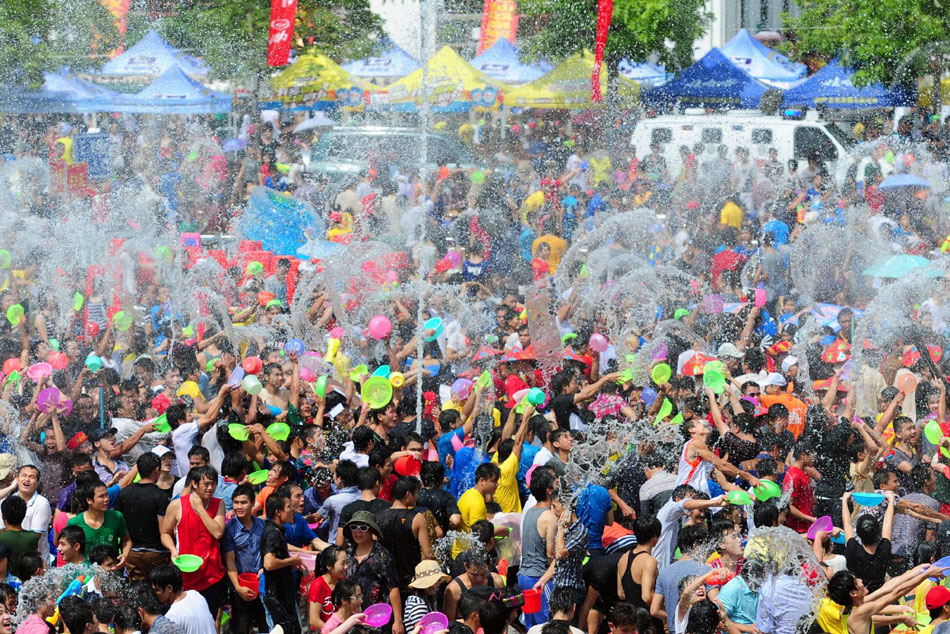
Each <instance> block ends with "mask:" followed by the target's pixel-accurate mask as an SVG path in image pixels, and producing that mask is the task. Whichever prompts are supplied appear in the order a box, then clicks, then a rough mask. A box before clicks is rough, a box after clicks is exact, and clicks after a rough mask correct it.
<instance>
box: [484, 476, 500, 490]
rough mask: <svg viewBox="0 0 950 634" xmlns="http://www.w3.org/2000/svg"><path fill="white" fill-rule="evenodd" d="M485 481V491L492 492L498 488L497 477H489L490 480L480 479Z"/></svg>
mask: <svg viewBox="0 0 950 634" xmlns="http://www.w3.org/2000/svg"><path fill="white" fill-rule="evenodd" d="M482 482H484V483H485V492H486V493H494V492H495V490H496V489H497V488H498V478H491V479H490V480H482Z"/></svg>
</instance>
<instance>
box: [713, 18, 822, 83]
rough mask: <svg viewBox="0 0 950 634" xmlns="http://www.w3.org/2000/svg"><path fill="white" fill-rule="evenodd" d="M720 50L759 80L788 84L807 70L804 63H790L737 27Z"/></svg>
mask: <svg viewBox="0 0 950 634" xmlns="http://www.w3.org/2000/svg"><path fill="white" fill-rule="evenodd" d="M720 50H721V51H722V54H723V55H725V56H726V57H728V58H729V59H730V60H732V63H734V64H735V65H736V66H738V67H739V68H741V69H742V70H744V71H745V72H747V73H748V74H749V75H750V76H751V77H753V78H755V79H758V80H760V81H768V82H780V83H785V84H788V83H791V82H795V81H797V80H799V79H802V78H803V77H804V76H805V73H806V72H807V69H806V68H805V65H804V64H793V63H791V62H790V61H789V60H788V58H787V57H785V56H784V55H782V54H781V53H779V52H777V51H773V50H772V49H770V48H769V47H767V46H766V45H765V44H763V43H762V42H760V41H758V40H757V39H755V38H754V37H752V34H750V33H749V32H748V31H747V30H745V29H739V32H738V33H736V34H735V35H734V36H733V38H732V39H731V40H729V41H728V42H726V43H725V44H724V45H723V47H722V48H721V49H720Z"/></svg>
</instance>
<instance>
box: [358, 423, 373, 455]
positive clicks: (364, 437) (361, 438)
mask: <svg viewBox="0 0 950 634" xmlns="http://www.w3.org/2000/svg"><path fill="white" fill-rule="evenodd" d="M373 436H374V433H373V430H372V429H370V428H369V427H367V426H366V425H360V426H359V427H357V428H356V429H354V430H353V448H354V449H355V450H356V451H358V452H363V451H366V450H367V449H369V446H370V444H371V443H372V442H373Z"/></svg>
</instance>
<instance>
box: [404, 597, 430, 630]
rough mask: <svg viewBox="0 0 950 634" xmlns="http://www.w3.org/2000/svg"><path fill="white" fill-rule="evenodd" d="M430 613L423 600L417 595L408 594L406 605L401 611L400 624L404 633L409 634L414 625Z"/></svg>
mask: <svg viewBox="0 0 950 634" xmlns="http://www.w3.org/2000/svg"><path fill="white" fill-rule="evenodd" d="M430 611H431V609H430V608H429V606H428V605H427V604H426V601H425V599H423V598H422V597H420V596H419V595H417V594H410V595H409V596H408V597H406V603H405V605H404V606H403V609H402V624H403V626H404V627H405V628H406V631H407V632H411V631H412V630H413V628H415V627H416V623H418V622H419V621H420V620H421V619H422V617H424V616H425V615H426V614H428V613H429V612H430Z"/></svg>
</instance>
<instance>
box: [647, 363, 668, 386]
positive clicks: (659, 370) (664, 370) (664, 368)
mask: <svg viewBox="0 0 950 634" xmlns="http://www.w3.org/2000/svg"><path fill="white" fill-rule="evenodd" d="M671 376H673V369H672V368H670V366H669V364H668V363H658V364H657V365H655V366H653V370H651V371H650V377H652V378H653V382H654V383H656V384H657V385H663V384H664V383H666V382H667V381H669V380H670V377H671Z"/></svg>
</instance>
